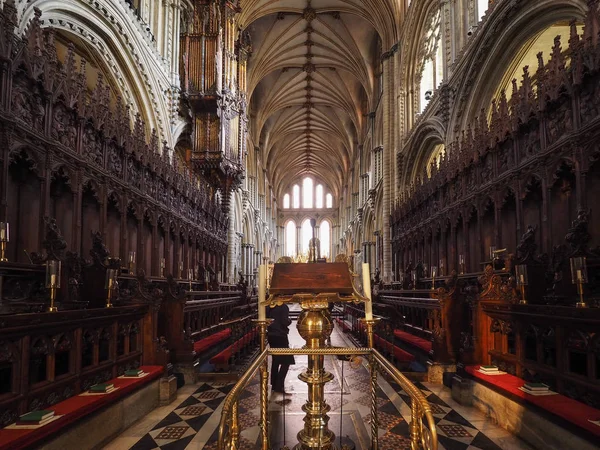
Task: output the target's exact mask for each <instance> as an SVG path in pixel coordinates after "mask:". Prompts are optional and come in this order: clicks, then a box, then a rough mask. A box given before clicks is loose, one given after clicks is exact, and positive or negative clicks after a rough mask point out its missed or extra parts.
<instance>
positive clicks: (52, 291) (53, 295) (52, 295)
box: [48, 287, 58, 312]
mask: <svg viewBox="0 0 600 450" xmlns="http://www.w3.org/2000/svg"><path fill="white" fill-rule="evenodd" d="M55 300H56V287H51V288H50V306H49V307H48V312H56V311H58V308H57V307H56V306H54V301H55Z"/></svg>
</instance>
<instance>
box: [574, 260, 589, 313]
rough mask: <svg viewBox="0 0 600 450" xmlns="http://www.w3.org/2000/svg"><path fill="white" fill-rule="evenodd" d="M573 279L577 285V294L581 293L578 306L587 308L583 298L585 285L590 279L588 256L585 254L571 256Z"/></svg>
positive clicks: (576, 304)
mask: <svg viewBox="0 0 600 450" xmlns="http://www.w3.org/2000/svg"><path fill="white" fill-rule="evenodd" d="M570 262H571V281H572V282H573V284H576V285H577V294H579V301H578V302H577V303H575V306H576V307H577V308H587V304H586V303H585V300H584V298H583V285H584V284H585V283H587V281H588V274H587V258H586V257H585V256H579V257H576V258H571V260H570Z"/></svg>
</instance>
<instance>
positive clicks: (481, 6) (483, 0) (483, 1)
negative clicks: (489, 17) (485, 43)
mask: <svg viewBox="0 0 600 450" xmlns="http://www.w3.org/2000/svg"><path fill="white" fill-rule="evenodd" d="M489 7H490V0H477V16H478V17H479V20H478V22H480V21H481V19H482V18H483V16H484V15H485V12H486V11H487V10H488V8H489Z"/></svg>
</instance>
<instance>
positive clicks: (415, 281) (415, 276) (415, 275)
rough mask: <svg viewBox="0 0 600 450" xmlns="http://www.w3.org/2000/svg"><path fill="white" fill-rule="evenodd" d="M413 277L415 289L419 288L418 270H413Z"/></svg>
mask: <svg viewBox="0 0 600 450" xmlns="http://www.w3.org/2000/svg"><path fill="white" fill-rule="evenodd" d="M412 278H413V291H415V290H416V289H417V271H416V270H413V271H412Z"/></svg>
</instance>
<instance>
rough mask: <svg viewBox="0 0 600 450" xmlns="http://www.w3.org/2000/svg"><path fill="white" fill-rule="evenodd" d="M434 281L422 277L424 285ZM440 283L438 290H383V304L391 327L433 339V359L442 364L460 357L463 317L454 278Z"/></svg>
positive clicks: (431, 354)
mask: <svg viewBox="0 0 600 450" xmlns="http://www.w3.org/2000/svg"><path fill="white" fill-rule="evenodd" d="M429 281H431V282H430V283H429V284H430V285H431V284H432V283H433V280H427V279H425V280H422V282H423V283H424V284H427V282H429ZM446 281H447V283H446V282H441V283H440V282H439V281H437V282H436V287H435V289H410V290H409V289H401V290H395V291H394V290H381V291H379V302H380V304H383V305H386V306H387V308H386V312H387V313H388V314H389V315H390V317H391V320H392V323H391V325H390V326H391V327H394V328H395V329H398V330H401V331H405V332H407V333H410V334H411V335H413V336H417V337H419V338H422V339H425V340H428V341H431V351H430V353H429V356H430V358H431V359H432V360H433V361H435V362H439V363H454V362H456V360H457V353H458V346H459V338H460V332H461V326H462V324H463V322H464V321H463V320H462V319H463V317H462V313H461V311H460V305H459V302H458V300H457V299H456V283H455V280H454V279H449V280H446Z"/></svg>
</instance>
